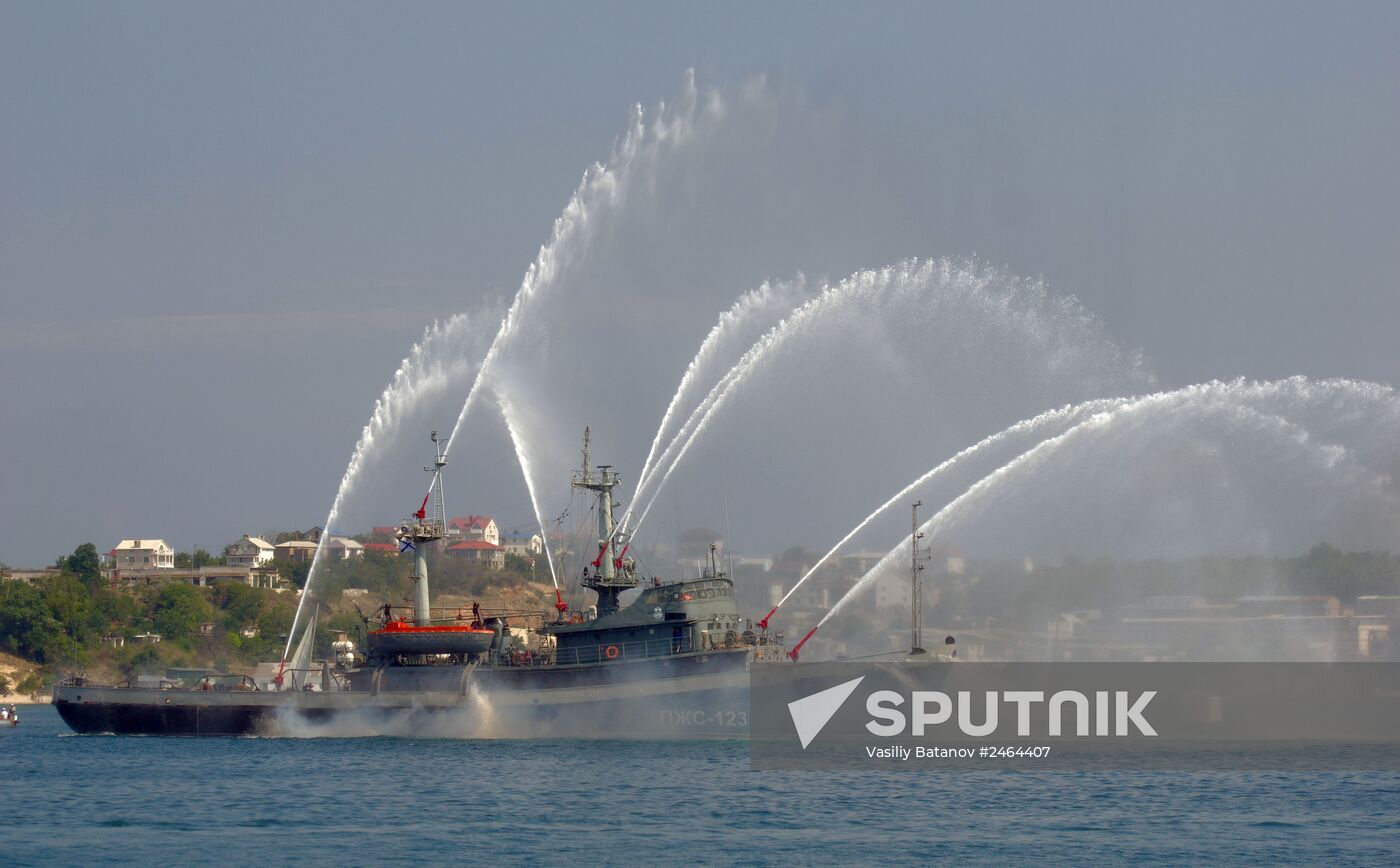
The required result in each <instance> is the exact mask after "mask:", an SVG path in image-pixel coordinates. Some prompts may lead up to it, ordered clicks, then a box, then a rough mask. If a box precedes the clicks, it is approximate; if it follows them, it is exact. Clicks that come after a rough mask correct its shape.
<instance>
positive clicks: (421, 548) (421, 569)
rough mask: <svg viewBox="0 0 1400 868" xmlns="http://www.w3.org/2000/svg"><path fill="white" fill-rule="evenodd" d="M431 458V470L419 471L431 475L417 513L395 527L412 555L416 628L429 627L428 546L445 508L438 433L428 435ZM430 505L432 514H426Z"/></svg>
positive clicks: (438, 530)
mask: <svg viewBox="0 0 1400 868" xmlns="http://www.w3.org/2000/svg"><path fill="white" fill-rule="evenodd" d="M432 441H433V444H434V446H433V448H434V452H435V456H434V458H433V466H432V467H424V468H423V469H424V470H425V471H427V472H428V473H431V474H432V475H433V481H432V483H431V484H430V485H429V486H428V493H427V494H425V495H424V496H423V503H422V505H421V506H419V507H418V511H417V512H415V513H414V514H413V517H412V518H411V519H410V520H409V521H408V522H407V523H406V524H404V525H402V526H400V527H399V532H398V533H397V534H395V536H397V537H398V540H399V544H400V545H401V546H402V547H403V549H404V550H405V551H407V550H409V549H411V550H412V551H413V575H412V576H410V578H412V579H413V622H414V623H415V624H416V625H418V626H419V627H428V626H431V625H432V607H431V599H430V597H429V594H428V545H429V544H430V543H432V542H435V541H436V540H440V539H442V537H443V533H444V524H445V521H446V516H447V508H446V506H445V505H444V502H443V495H442V468H443V467H445V466H446V465H447V456H446V455H443V453H442V443H441V442H439V441H438V433H437V432H436V431H434V432H433V433H432ZM430 504H431V506H432V513H431V514H430V513H429V512H428V507H429V505H430Z"/></svg>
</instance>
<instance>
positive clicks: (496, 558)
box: [447, 540, 506, 570]
mask: <svg viewBox="0 0 1400 868" xmlns="http://www.w3.org/2000/svg"><path fill="white" fill-rule="evenodd" d="M447 556H448V557H449V558H461V559H462V560H467V561H477V562H480V563H484V564H486V566H487V567H488V568H490V569H493V570H499V569H504V568H505V565H506V552H505V549H503V548H501V547H500V546H498V545H495V544H494V543H489V542H487V541H486V540H466V541H465V542H459V543H453V544H452V545H450V546H448V547H447Z"/></svg>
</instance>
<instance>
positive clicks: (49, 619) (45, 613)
mask: <svg viewBox="0 0 1400 868" xmlns="http://www.w3.org/2000/svg"><path fill="white" fill-rule="evenodd" d="M3 591H4V592H3V594H0V647H3V648H4V649H5V650H6V651H9V652H10V653H12V654H18V655H19V656H21V657H24V658H27V659H29V660H45V659H47V658H46V652H47V651H48V650H49V649H51V648H52V649H55V650H57V646H58V642H59V640H60V639H62V636H63V630H62V625H60V624H59V622H58V619H57V618H55V617H54V614H53V610H52V609H50V608H49V606H48V603H47V601H46V600H45V599H44V594H43V592H42V591H41V590H39V589H38V588H35V587H32V586H30V585H25V584H21V583H19V582H6V583H5V586H4V589H3Z"/></svg>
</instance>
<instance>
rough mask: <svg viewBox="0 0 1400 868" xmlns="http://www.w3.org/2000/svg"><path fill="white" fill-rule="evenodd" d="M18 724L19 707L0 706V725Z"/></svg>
mask: <svg viewBox="0 0 1400 868" xmlns="http://www.w3.org/2000/svg"><path fill="white" fill-rule="evenodd" d="M4 726H19V709H18V708H16V707H15V706H13V705H8V706H0V727H4Z"/></svg>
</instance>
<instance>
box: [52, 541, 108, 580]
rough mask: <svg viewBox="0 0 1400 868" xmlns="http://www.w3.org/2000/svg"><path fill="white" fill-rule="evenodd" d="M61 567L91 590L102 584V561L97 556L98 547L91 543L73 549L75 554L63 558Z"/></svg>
mask: <svg viewBox="0 0 1400 868" xmlns="http://www.w3.org/2000/svg"><path fill="white" fill-rule="evenodd" d="M60 566H61V567H62V568H63V569H64V570H66V571H68V572H70V573H72V574H73V575H75V576H77V577H78V579H79V581H81V582H82V583H83V584H84V585H87V586H88V587H89V588H96V587H97V586H98V585H100V584H101V583H102V559H101V558H99V557H98V556H97V546H95V545H93V544H92V543H90V542H89V543H83V544H82V545H80V546H78V547H77V548H75V549H73V554H71V555H69V556H68V557H66V558H63V559H62V563H61V564H60Z"/></svg>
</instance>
